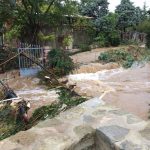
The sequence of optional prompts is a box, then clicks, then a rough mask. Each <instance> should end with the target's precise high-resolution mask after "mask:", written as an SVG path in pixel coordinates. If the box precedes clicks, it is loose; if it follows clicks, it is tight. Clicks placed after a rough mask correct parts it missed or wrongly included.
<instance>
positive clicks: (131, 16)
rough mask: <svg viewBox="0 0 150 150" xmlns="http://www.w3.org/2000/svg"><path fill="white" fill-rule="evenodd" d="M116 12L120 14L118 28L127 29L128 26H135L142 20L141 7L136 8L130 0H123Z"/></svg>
mask: <svg viewBox="0 0 150 150" xmlns="http://www.w3.org/2000/svg"><path fill="white" fill-rule="evenodd" d="M115 12H116V13H117V14H118V28H119V29H120V30H121V31H126V28H128V27H133V26H134V25H136V24H138V23H139V22H140V21H141V10H140V8H139V7H137V8H135V7H134V5H133V3H132V2H131V1H130V0H121V4H120V5H118V6H117V7H116V10H115Z"/></svg>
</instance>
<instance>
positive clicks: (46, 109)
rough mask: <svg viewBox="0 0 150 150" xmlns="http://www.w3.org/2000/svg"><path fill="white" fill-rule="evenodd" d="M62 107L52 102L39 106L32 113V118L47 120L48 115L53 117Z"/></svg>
mask: <svg viewBox="0 0 150 150" xmlns="http://www.w3.org/2000/svg"><path fill="white" fill-rule="evenodd" d="M60 108H61V105H59V104H52V105H48V106H42V107H40V108H37V109H36V110H35V111H34V113H33V114H32V118H31V120H34V118H38V120H45V119H46V118H47V117H48V118H53V117H55V116H56V115H57V114H58V112H59V109H60Z"/></svg>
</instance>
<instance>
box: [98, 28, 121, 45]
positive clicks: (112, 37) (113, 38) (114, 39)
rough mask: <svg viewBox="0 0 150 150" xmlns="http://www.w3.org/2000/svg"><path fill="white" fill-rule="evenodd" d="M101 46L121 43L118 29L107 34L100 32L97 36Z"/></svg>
mask: <svg viewBox="0 0 150 150" xmlns="http://www.w3.org/2000/svg"><path fill="white" fill-rule="evenodd" d="M95 41H96V42H97V43H98V45H99V47H108V46H118V45H119V44H120V35H119V33H118V32H117V31H111V32H108V33H105V34H99V36H98V37H96V38H95Z"/></svg>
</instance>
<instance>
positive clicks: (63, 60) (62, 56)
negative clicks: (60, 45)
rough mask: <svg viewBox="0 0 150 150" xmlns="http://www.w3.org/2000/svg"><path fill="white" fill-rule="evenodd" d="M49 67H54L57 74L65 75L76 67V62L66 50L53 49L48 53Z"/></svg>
mask: <svg viewBox="0 0 150 150" xmlns="http://www.w3.org/2000/svg"><path fill="white" fill-rule="evenodd" d="M48 67H50V68H52V69H54V71H55V74H56V75H58V76H63V75H67V74H69V73H70V71H72V70H73V69H74V63H73V61H72V59H71V58H70V57H69V55H68V54H67V53H66V52H65V51H63V50H61V49H52V50H51V51H50V52H49V53H48Z"/></svg>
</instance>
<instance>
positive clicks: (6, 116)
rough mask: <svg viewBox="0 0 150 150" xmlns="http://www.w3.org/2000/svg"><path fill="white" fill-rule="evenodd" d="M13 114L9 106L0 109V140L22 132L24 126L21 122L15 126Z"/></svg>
mask: <svg viewBox="0 0 150 150" xmlns="http://www.w3.org/2000/svg"><path fill="white" fill-rule="evenodd" d="M14 112H15V111H14V108H13V107H11V106H10V105H4V106H3V107H0V140H3V139H5V138H7V137H9V136H11V135H14V134H16V133H17V132H19V131H21V130H24V127H25V126H24V125H23V124H22V123H21V122H18V123H17V124H16V120H15V115H13V113H14ZM14 114H15V113H14Z"/></svg>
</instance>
